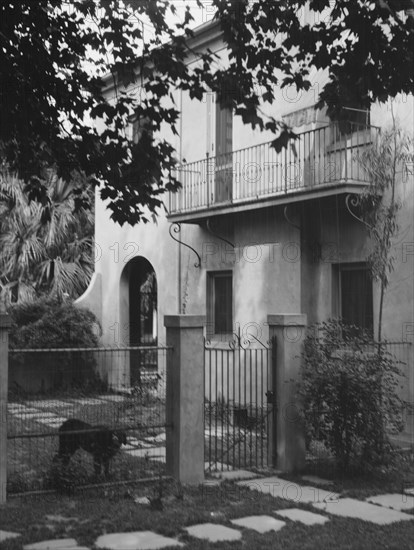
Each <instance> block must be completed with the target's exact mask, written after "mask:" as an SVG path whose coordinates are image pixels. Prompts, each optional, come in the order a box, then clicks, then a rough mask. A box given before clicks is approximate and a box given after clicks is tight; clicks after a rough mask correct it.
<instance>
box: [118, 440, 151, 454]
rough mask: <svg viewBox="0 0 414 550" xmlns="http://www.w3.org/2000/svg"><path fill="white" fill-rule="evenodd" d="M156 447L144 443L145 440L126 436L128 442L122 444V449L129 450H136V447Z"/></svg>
mask: <svg viewBox="0 0 414 550" xmlns="http://www.w3.org/2000/svg"><path fill="white" fill-rule="evenodd" d="M156 448H157V447H154V445H151V444H150V443H145V441H140V440H139V439H132V438H130V437H128V443H127V444H126V445H122V449H123V450H124V451H126V450H129V451H132V450H138V449H156Z"/></svg>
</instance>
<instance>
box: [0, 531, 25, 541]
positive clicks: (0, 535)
mask: <svg viewBox="0 0 414 550" xmlns="http://www.w3.org/2000/svg"><path fill="white" fill-rule="evenodd" d="M16 537H21V534H20V533H13V531H2V530H1V529H0V542H3V541H4V540H7V539H15V538H16Z"/></svg>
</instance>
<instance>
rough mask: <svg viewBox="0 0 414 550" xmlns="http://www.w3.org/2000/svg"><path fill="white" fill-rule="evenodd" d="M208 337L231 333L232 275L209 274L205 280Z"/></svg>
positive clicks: (226, 273)
mask: <svg viewBox="0 0 414 550" xmlns="http://www.w3.org/2000/svg"><path fill="white" fill-rule="evenodd" d="M207 327H208V333H209V334H208V335H209V336H212V335H214V334H231V333H232V332H233V274H232V272H231V271H219V272H216V273H209V274H208V278H207Z"/></svg>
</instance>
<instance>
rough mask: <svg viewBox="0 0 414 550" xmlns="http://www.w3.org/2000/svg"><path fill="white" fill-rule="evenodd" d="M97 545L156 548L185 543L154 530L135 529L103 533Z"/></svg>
mask: <svg viewBox="0 0 414 550" xmlns="http://www.w3.org/2000/svg"><path fill="white" fill-rule="evenodd" d="M95 546H97V547H98V548H108V549H109V550H156V549H158V548H165V547H167V546H184V545H183V543H181V542H178V540H176V539H171V538H169V537H163V536H162V535H158V534H157V533H153V532H152V531H135V532H132V533H111V534H109V535H102V536H100V537H99V538H98V539H97V540H96V541H95Z"/></svg>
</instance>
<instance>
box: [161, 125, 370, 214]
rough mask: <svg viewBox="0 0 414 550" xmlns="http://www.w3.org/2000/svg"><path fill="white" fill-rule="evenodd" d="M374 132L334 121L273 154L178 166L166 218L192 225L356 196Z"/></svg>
mask: <svg viewBox="0 0 414 550" xmlns="http://www.w3.org/2000/svg"><path fill="white" fill-rule="evenodd" d="M377 132H378V128H376V127H372V126H368V125H360V124H358V125H356V124H354V123H344V124H341V126H340V125H339V124H338V123H334V124H330V125H327V126H323V127H320V128H317V129H313V130H309V131H306V132H302V133H300V134H299V135H298V138H297V139H296V140H294V141H293V140H292V141H291V142H290V143H289V144H288V146H287V148H286V149H283V150H282V151H281V152H279V153H277V152H276V150H275V149H274V148H273V147H272V146H271V142H267V143H263V144H260V145H254V146H252V147H246V148H244V149H240V150H237V151H232V152H231V153H228V154H225V155H221V156H217V157H210V158H205V159H202V160H199V161H196V162H190V163H187V164H182V165H180V166H179V167H178V168H177V173H176V176H177V178H178V179H179V181H180V182H181V184H182V188H181V189H180V190H179V191H178V192H176V193H171V194H170V203H169V219H170V220H171V221H189V222H191V221H195V222H197V221H198V220H201V219H203V218H206V217H208V216H211V215H219V214H225V213H229V212H236V211H240V210H246V209H252V208H261V207H265V206H272V205H277V204H286V203H288V202H294V201H297V200H305V199H310V198H318V197H321V196H326V195H332V194H336V193H339V192H341V193H350V192H351V193H352V192H358V190H359V191H360V190H361V189H362V188H363V187H365V186H366V185H367V184H368V183H369V179H368V174H367V173H366V171H365V170H364V167H363V163H362V162H361V160H360V154H361V152H362V151H363V150H364V149H365V148H366V147H368V146H369V145H370V144H371V143H372V142H373V140H374V139H375V136H376V134H377Z"/></svg>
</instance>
